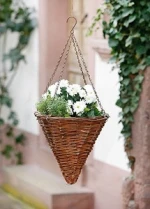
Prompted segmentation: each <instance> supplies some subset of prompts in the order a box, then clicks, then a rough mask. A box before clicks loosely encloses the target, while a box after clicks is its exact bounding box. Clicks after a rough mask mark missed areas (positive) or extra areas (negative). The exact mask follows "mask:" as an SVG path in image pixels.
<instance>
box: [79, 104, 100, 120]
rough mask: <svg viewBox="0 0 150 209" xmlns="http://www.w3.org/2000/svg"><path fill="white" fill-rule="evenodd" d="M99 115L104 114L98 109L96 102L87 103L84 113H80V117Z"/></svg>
mask: <svg viewBox="0 0 150 209" xmlns="http://www.w3.org/2000/svg"><path fill="white" fill-rule="evenodd" d="M100 116H104V115H103V112H102V111H100V110H98V108H97V104H96V103H92V104H88V105H87V108H85V110H84V113H83V114H82V117H88V118H93V117H100Z"/></svg>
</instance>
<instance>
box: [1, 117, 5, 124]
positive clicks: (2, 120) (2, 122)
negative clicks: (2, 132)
mask: <svg viewBox="0 0 150 209" xmlns="http://www.w3.org/2000/svg"><path fill="white" fill-rule="evenodd" d="M4 123H5V121H4V119H3V118H0V126H2V125H4Z"/></svg>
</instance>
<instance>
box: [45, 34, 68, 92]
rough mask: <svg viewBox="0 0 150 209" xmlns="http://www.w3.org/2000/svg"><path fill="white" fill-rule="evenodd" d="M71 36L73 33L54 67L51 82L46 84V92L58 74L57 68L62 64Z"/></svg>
mask: <svg viewBox="0 0 150 209" xmlns="http://www.w3.org/2000/svg"><path fill="white" fill-rule="evenodd" d="M71 37H72V33H71V34H70V36H69V38H68V40H67V43H66V45H65V47H64V49H63V51H62V53H61V55H60V57H59V60H58V62H57V65H56V67H55V69H54V72H53V74H52V76H51V78H50V80H49V82H48V84H47V86H46V89H45V91H44V93H46V92H47V89H48V87H49V86H50V85H51V84H52V81H53V79H54V76H55V74H56V72H57V70H58V67H59V65H60V62H61V60H62V58H63V56H64V53H65V51H66V48H67V46H68V43H69V41H70V39H71Z"/></svg>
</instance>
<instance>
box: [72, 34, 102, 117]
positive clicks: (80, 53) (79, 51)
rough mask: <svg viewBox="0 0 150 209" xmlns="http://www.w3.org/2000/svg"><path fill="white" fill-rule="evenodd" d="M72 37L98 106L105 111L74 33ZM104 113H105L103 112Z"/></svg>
mask: <svg viewBox="0 0 150 209" xmlns="http://www.w3.org/2000/svg"><path fill="white" fill-rule="evenodd" d="M73 39H74V42H75V44H76V46H77V49H78V53H79V55H80V57H81V60H82V63H83V65H84V68H85V70H86V73H87V76H88V78H89V81H90V83H91V85H92V88H93V90H94V93H95V95H96V98H97V101H98V103H99V106H100V108H101V110H102V111H103V112H104V113H105V110H104V108H103V106H102V104H101V102H100V100H99V97H98V94H97V92H96V89H95V87H94V84H93V82H92V79H91V77H90V74H89V71H88V68H87V66H86V63H85V61H84V58H83V56H82V52H81V50H80V47H79V45H78V42H77V40H76V38H75V36H74V35H73ZM105 114H106V113H105Z"/></svg>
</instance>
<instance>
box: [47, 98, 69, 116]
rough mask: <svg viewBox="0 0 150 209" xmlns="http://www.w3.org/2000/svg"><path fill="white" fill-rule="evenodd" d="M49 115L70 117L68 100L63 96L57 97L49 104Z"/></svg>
mask: <svg viewBox="0 0 150 209" xmlns="http://www.w3.org/2000/svg"><path fill="white" fill-rule="evenodd" d="M47 111H48V115H51V116H54V117H69V114H68V112H67V102H66V100H65V99H64V98H63V97H55V98H54V100H51V101H50V102H49V103H48V104H47Z"/></svg>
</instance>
